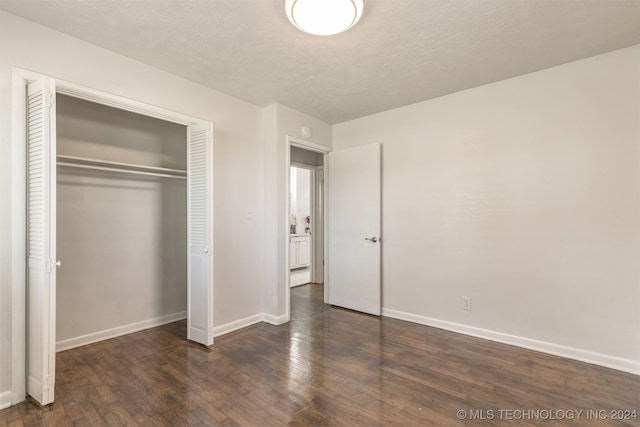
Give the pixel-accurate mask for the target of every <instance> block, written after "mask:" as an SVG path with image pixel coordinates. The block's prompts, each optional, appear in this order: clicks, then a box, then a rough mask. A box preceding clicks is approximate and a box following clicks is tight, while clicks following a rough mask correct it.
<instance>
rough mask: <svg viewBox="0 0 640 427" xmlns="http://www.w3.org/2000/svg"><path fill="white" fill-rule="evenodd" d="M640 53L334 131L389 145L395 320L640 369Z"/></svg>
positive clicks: (386, 302)
mask: <svg viewBox="0 0 640 427" xmlns="http://www.w3.org/2000/svg"><path fill="white" fill-rule="evenodd" d="M639 56H640V48H639V47H638V46H634V47H631V48H627V49H623V50H619V51H615V52H610V53H607V54H604V55H600V56H596V57H592V58H589V59H585V60H581V61H577V62H573V63H569V64H566V65H562V66H559V67H555V68H551V69H547V70H544V71H540V72H537V73H532V74H528V75H524V76H521V77H517V78H513V79H510V80H506V81H502V82H498V83H494V84H490V85H486V86H482V87H478V88H475V89H471V90H467V91H464V92H459V93H455V94H452V95H449V96H445V97H442V98H438V99H434V100H430V101H426V102H422V103H419V104H415V105H411V106H407V107H403V108H398V109H395V110H391V111H387V112H384V113H380V114H376V115H372V116H369V117H365V118H361V119H357V120H353V121H350V122H346V123H342V124H339V125H336V126H334V134H333V143H334V146H335V148H336V149H342V148H346V147H351V146H358V145H362V144H366V143H371V142H380V143H382V144H383V164H384V166H383V199H384V202H383V237H384V249H383V272H384V273H383V307H384V312H385V313H386V314H387V315H392V316H396V317H402V318H406V319H411V320H414V321H418V322H423V323H430V324H434V325H438V326H443V327H445V328H450V329H454V330H461V331H464V332H468V333H472V334H477V335H481V336H486V337H489V338H494V339H499V340H503V341H507V342H514V343H518V344H520V345H524V346H529V347H534V348H539V349H545V350H547V351H550V352H556V353H560V354H565V355H569V356H572V357H576V358H582V359H586V360H590V361H595V362H599V363H602V364H608V365H610V366H616V367H619V368H621V369H627V370H635V371H640V275H639V274H640V269H639V267H640V266H639V262H640V249H639V238H640V207H639V206H640V204H639V193H640V191H639V189H640V182H639V141H640V121H639V120H640V108H639V94H640V87H639V76H640V67H639ZM462 296H469V297H471V298H472V311H463V310H461V298H462ZM501 334H507V335H508V336H507V335H501ZM567 347H568V348H567Z"/></svg>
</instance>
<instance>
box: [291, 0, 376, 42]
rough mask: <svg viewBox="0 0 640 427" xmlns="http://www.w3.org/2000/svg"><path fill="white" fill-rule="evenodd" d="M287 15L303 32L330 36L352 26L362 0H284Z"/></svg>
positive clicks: (360, 8)
mask: <svg viewBox="0 0 640 427" xmlns="http://www.w3.org/2000/svg"><path fill="white" fill-rule="evenodd" d="M284 8H285V10H286V12H287V17H288V18H289V21H291V23H292V24H293V25H295V26H296V27H297V28H298V29H300V30H302V31H304V32H305V33H309V34H315V35H317V36H331V35H334V34H338V33H342V32H343V31H347V30H348V29H349V28H351V27H353V26H354V25H355V24H356V23H357V22H358V20H359V19H360V17H361V16H362V9H363V8H364V0H284Z"/></svg>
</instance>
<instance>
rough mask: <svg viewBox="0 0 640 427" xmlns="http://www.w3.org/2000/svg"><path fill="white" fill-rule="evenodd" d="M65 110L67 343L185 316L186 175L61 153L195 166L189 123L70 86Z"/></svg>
mask: <svg viewBox="0 0 640 427" xmlns="http://www.w3.org/2000/svg"><path fill="white" fill-rule="evenodd" d="M56 108H57V151H58V152H57V154H58V159H59V161H58V167H57V199H56V200H57V253H58V258H59V259H60V260H61V262H62V266H61V267H60V268H59V269H58V270H57V331H56V333H57V343H58V349H64V348H70V347H73V346H75V345H81V344H82V343H84V341H87V342H91V341H95V339H92V337H100V336H108V335H109V331H116V332H117V331H126V330H133V329H142V327H143V326H144V325H153V324H159V323H163V321H164V320H167V319H176V318H185V317H186V309H187V186H186V179H184V177H185V176H186V173H185V174H183V176H182V178H181V179H180V178H166V177H159V176H152V175H146V174H132V173H127V172H126V171H118V170H115V171H113V170H112V171H105V170H96V169H90V168H78V167H70V166H65V165H63V164H61V162H62V160H61V159H63V156H73V157H81V158H89V159H97V160H100V161H106V162H116V163H127V164H136V165H144V166H149V167H152V168H153V167H155V168H169V169H179V170H185V171H186V167H187V148H186V144H187V140H186V127H185V126H181V125H178V124H175V123H170V122H165V121H162V120H158V119H155V118H151V117H147V116H143V115H139V114H135V113H131V112H128V111H123V110H119V109H116V108H112V107H108V106H104V105H101V104H96V103H92V102H89V101H86V100H81V99H77V98H74V97H70V96H65V95H61V94H58V95H57V107H56ZM114 169H118V167H117V166H115V167H114ZM113 335H117V333H113Z"/></svg>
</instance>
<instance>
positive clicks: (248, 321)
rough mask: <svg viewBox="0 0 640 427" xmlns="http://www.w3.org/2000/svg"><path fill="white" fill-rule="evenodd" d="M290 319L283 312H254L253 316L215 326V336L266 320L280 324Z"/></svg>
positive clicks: (273, 323) (272, 323)
mask: <svg viewBox="0 0 640 427" xmlns="http://www.w3.org/2000/svg"><path fill="white" fill-rule="evenodd" d="M288 321H289V319H288V318H287V316H286V314H283V315H282V316H274V315H272V314H267V313H261V314H254V315H253V316H249V317H246V318H244V319H240V320H235V321H233V322H229V323H225V324H224V325H220V326H216V327H214V328H213V336H214V337H219V336H220V335H224V334H228V333H229V332H233V331H237V330H238V329H242V328H246V327H247V326H251V325H255V324H256V323H260V322H266V323H269V324H271V325H276V326H278V325H282V324H283V323H287V322H288Z"/></svg>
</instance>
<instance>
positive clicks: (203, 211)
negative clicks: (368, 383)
mask: <svg viewBox="0 0 640 427" xmlns="http://www.w3.org/2000/svg"><path fill="white" fill-rule="evenodd" d="M187 132H188V136H187V144H188V160H187V187H188V191H187V205H188V213H187V217H188V242H187V245H188V248H189V249H188V267H187V275H188V279H187V280H188V290H187V294H188V296H187V312H188V313H187V317H188V329H187V338H188V339H190V340H192V341H196V342H198V343H200V344H204V345H211V344H213V127H212V126H211V125H197V126H189V127H188V130H187Z"/></svg>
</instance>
